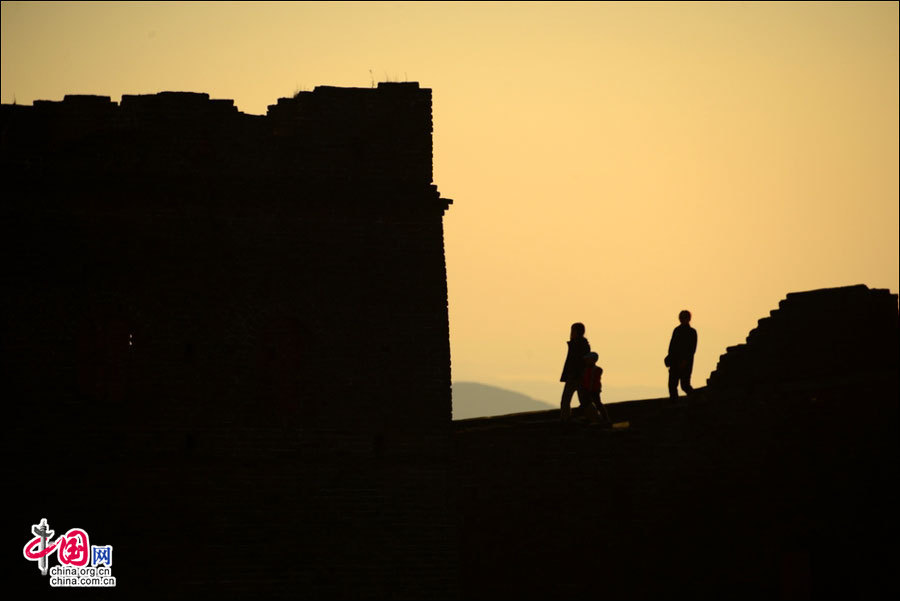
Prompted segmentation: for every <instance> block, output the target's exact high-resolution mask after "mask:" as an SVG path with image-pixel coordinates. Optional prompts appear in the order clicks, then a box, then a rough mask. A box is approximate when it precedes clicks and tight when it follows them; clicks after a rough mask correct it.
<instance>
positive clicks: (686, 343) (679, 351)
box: [665, 310, 697, 401]
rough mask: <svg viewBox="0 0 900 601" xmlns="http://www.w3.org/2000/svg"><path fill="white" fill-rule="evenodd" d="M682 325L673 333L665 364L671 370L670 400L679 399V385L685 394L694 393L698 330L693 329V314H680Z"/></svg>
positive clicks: (688, 312) (685, 312) (679, 319)
mask: <svg viewBox="0 0 900 601" xmlns="http://www.w3.org/2000/svg"><path fill="white" fill-rule="evenodd" d="M678 321H680V322H681V323H680V324H679V325H678V326H677V327H676V328H675V329H674V330H673V331H672V339H671V340H670V341H669V354H668V355H666V360H665V364H666V366H667V367H668V368H669V398H670V399H672V400H673V401H674V400H675V399H677V398H678V383H679V382H681V389H682V390H683V391H684V393H685V394H691V393H692V392H694V389H693V387H691V372H692V371H693V370H694V353H695V352H696V351H697V330H695V329H694V328H692V327H691V312H690V311H687V310H685V311H682V312H681V313H679V314H678Z"/></svg>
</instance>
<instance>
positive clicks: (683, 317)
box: [678, 309, 691, 325]
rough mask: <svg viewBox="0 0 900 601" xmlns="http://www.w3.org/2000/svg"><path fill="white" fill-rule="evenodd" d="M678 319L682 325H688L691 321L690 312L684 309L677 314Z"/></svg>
mask: <svg viewBox="0 0 900 601" xmlns="http://www.w3.org/2000/svg"><path fill="white" fill-rule="evenodd" d="M678 321H680V322H681V323H682V325H688V324H689V323H691V312H690V311H688V310H687V309H685V310H684V311H682V312H681V313H679V314H678Z"/></svg>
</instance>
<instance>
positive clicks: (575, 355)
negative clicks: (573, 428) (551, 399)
mask: <svg viewBox="0 0 900 601" xmlns="http://www.w3.org/2000/svg"><path fill="white" fill-rule="evenodd" d="M566 344H568V345H569V352H568V353H567V354H566V362H565V364H563V371H562V376H560V378H559V381H560V382H564V383H565V386H563V392H562V400H561V401H560V406H559V418H560V419H561V420H562V421H564V422H567V421H569V418H570V417H571V415H572V409H571V405H572V395H573V394H575V392H576V391H577V392H578V403H579V404H580V405H581V408H582V410H583V411H584V412H585V414H586V415H587V418H588V419H589V420H591V421H593V420H596V418H597V414H596V411H595V410H593V405H592V404H591V401H590V399H589V398H588V397H587V394H585V393H584V392H583V391H582V385H581V379H582V376H583V375H584V368H585V364H584V356H585V355H587V354H588V353H590V352H591V343H590V342H588V339H587V338H585V337H584V324H583V323H573V324H572V329H571V331H570V333H569V341H568V342H567V343H566Z"/></svg>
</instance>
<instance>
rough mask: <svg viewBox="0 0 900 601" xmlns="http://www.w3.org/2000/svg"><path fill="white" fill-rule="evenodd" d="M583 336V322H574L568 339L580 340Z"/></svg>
mask: <svg viewBox="0 0 900 601" xmlns="http://www.w3.org/2000/svg"><path fill="white" fill-rule="evenodd" d="M581 338H584V324H583V323H581V322H575V323H573V324H572V331H571V333H570V334H569V340H580V339H581Z"/></svg>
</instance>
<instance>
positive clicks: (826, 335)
mask: <svg viewBox="0 0 900 601" xmlns="http://www.w3.org/2000/svg"><path fill="white" fill-rule="evenodd" d="M897 320H898V310H897V295H896V294H891V292H890V291H889V290H879V289H869V288H868V287H866V286H864V285H857V286H845V287H841V288H826V289H822V290H810V291H805V292H792V293H790V294H788V295H787V297H786V298H785V299H784V300H782V301H781V302H779V303H778V308H777V309H774V310H773V311H771V312H770V313H769V315H768V316H767V317H764V318H762V319H760V320H759V323H758V325H757V327H755V328H754V329H753V330H752V331H751V332H750V334H749V335H748V336H747V340H746V342H745V343H742V344H738V345H735V346H730V347H728V348H727V349H726V352H725V354H723V355H722V356H721V357H720V358H719V363H718V365H717V366H716V369H715V371H713V373H712V374H711V375H710V377H709V380H708V384H709V386H710V387H711V388H715V389H719V390H727V389H741V390H745V391H749V392H754V393H755V392H762V393H766V392H778V391H782V390H795V389H803V388H810V387H823V386H829V385H834V384H844V385H846V384H847V383H848V382H855V381H858V380H860V379H867V378H883V377H885V374H886V375H888V376H891V375H893V377H896V372H897V367H898V355H897V343H898V336H897V332H898V330H897Z"/></svg>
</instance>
